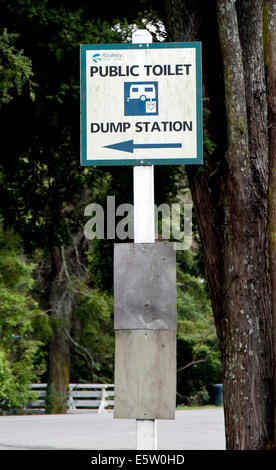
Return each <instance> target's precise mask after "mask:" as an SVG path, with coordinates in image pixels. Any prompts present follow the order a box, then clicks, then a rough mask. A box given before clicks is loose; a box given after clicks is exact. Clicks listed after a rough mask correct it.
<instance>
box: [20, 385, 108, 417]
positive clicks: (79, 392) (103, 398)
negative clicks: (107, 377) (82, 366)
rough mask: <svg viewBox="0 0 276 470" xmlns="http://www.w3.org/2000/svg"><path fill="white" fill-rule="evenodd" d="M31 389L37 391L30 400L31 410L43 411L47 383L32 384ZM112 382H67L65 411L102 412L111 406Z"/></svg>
mask: <svg viewBox="0 0 276 470" xmlns="http://www.w3.org/2000/svg"><path fill="white" fill-rule="evenodd" d="M31 389H32V391H35V392H37V398H36V399H35V400H34V401H32V402H31V404H30V407H29V408H30V409H31V410H33V411H45V406H46V396H47V384H46V383H44V384H32V385H31ZM113 404H114V384H74V383H71V384H69V387H68V399H67V413H81V412H88V411H97V413H104V411H106V410H107V408H113Z"/></svg>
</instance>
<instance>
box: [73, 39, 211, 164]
mask: <svg viewBox="0 0 276 470" xmlns="http://www.w3.org/2000/svg"><path fill="white" fill-rule="evenodd" d="M201 89H202V86H201V44H200V43H198V42H195V43H153V44H105V45H82V46H81V165H84V166H86V165H157V164H162V165H164V164H168V165H172V164H201V163H202V96H201Z"/></svg>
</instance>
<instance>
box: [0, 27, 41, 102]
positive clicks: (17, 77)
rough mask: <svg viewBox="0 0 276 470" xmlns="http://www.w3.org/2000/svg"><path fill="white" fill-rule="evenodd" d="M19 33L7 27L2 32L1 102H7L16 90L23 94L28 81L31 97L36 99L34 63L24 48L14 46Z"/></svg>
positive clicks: (0, 36)
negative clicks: (25, 53)
mask: <svg viewBox="0 0 276 470" xmlns="http://www.w3.org/2000/svg"><path fill="white" fill-rule="evenodd" d="M18 36H19V35H18V34H15V33H12V34H9V33H8V32H7V29H6V28H5V29H4V30H3V32H2V34H0V103H1V104H6V103H9V102H10V101H11V100H12V99H13V94H14V92H15V93H16V94H17V95H21V93H22V89H23V86H24V85H25V84H26V83H27V84H28V85H29V90H30V98H31V99H32V100H34V99H35V94H34V87H35V83H34V82H33V81H32V80H31V77H32V75H33V73H32V63H31V60H30V59H29V58H28V57H26V56H24V55H23V50H17V49H16V48H15V46H14V42H15V40H16V39H17V38H18Z"/></svg>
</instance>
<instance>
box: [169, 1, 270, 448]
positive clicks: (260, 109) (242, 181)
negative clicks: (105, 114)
mask: <svg viewBox="0 0 276 470" xmlns="http://www.w3.org/2000/svg"><path fill="white" fill-rule="evenodd" d="M207 3H208V9H207V5H206V4H207ZM164 4H165V12H166V13H165V15H166V16H165V25H166V27H167V30H168V33H169V39H170V40H174V41H177V40H181V38H183V37H185V40H190V41H193V40H201V41H202V42H203V77H204V84H203V91H204V93H205V96H208V97H209V98H210V109H211V112H212V113H214V114H213V122H211V123H209V129H208V130H209V131H210V133H211V135H212V138H213V139H214V140H215V142H216V143H217V144H218V149H217V150H216V152H215V154H213V155H211V156H210V155H208V152H207V151H205V156H204V160H205V161H204V171H203V172H202V171H201V172H199V171H198V170H197V168H194V167H191V166H189V167H188V168H187V173H188V178H189V183H190V188H191V192H192V197H193V201H194V206H195V211H196V216H197V221H198V226H199V232H200V236H201V240H202V247H203V256H204V261H205V270H206V278H207V282H208V285H209V290H210V297H211V301H212V306H213V311H214V317H215V323H216V328H217V332H218V337H219V342H220V348H221V353H222V362H223V371H224V410H225V423H226V443H227V449H265V448H269V447H270V446H271V441H272V432H273V411H272V397H273V361H272V337H271V289H270V278H269V270H268V247H267V237H266V233H267V220H268V219H267V217H268V197H267V191H268V155H269V152H268V135H267V114H266V110H267V96H266V87H265V80H264V63H263V49H262V46H263V44H262V37H263V35H262V24H263V22H262V1H261V0H249V1H244V0H239V1H236V2H235V1H234V0H217V2H200V1H198V0H182V1H180V0H167V1H165V2H164ZM204 4H205V5H204ZM176 6H177V8H178V11H175V10H174V8H175V7H176ZM215 7H216V10H215ZM216 14H217V17H216ZM168 15H169V16H168ZM177 15H178V16H179V17H180V16H181V17H182V20H180V19H179V18H178V20H177V28H175V27H174V23H173V21H172V20H171V18H174V17H176V16H177ZM166 18H168V20H167V21H166ZM216 18H217V19H216ZM216 21H217V23H216ZM180 28H184V29H185V32H186V35H185V36H184V35H183V34H182V33H181V32H180ZM218 37H219V40H220V46H221V53H220V51H219V49H218ZM214 58H215V59H214ZM215 61H216V63H215ZM222 85H224V90H223V87H222ZM223 102H224V103H225V108H224V109H223V106H222V103H223ZM214 117H215V118H216V120H215V121H214ZM223 123H224V124H223ZM223 125H224V126H225V128H223ZM225 131H226V132H225Z"/></svg>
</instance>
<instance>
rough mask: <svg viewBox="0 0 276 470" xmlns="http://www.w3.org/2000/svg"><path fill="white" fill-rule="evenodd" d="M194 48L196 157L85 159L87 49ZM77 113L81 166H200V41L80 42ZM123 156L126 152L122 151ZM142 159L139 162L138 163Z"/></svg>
mask: <svg viewBox="0 0 276 470" xmlns="http://www.w3.org/2000/svg"><path fill="white" fill-rule="evenodd" d="M174 48H178V49H181V48H184V49H189V48H193V49H195V50H196V109H197V118H196V121H197V157H196V158H158V159H151V158H145V157H143V158H141V159H137V158H135V159H133V158H132V159H130V158H129V159H123V160H120V158H119V157H118V159H117V160H107V159H102V160H99V159H97V160H90V159H89V160H87V146H86V140H87V139H86V137H87V136H86V132H87V125H86V51H90V50H112V49H117V50H118V49H174ZM80 84H81V94H80V115H81V158H80V161H81V165H82V166H95V165H97V166H107V165H109V166H123V165H132V166H147V165H187V164H188V165H200V164H202V163H203V138H202V58H201V42H158V43H150V44H82V45H81V46H80ZM124 156H125V152H124ZM141 160H142V163H141Z"/></svg>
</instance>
